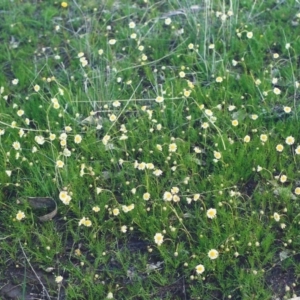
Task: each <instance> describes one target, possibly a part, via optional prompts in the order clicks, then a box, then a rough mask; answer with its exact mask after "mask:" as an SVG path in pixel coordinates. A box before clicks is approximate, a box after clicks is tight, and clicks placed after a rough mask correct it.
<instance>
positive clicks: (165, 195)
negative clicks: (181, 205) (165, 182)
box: [163, 192, 173, 201]
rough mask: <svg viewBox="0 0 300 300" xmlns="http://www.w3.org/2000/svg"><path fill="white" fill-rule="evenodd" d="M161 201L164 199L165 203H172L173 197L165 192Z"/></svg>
mask: <svg viewBox="0 0 300 300" xmlns="http://www.w3.org/2000/svg"><path fill="white" fill-rule="evenodd" d="M163 199H164V200H165V201H172V199H173V195H172V194H171V193H170V192H165V193H164V196H163Z"/></svg>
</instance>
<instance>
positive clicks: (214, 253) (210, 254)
mask: <svg viewBox="0 0 300 300" xmlns="http://www.w3.org/2000/svg"><path fill="white" fill-rule="evenodd" d="M218 256H219V252H218V251H217V250H215V249H211V250H209V252H208V257H209V258H210V259H216V258H218Z"/></svg>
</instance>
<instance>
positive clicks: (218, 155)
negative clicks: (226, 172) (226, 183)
mask: <svg viewBox="0 0 300 300" xmlns="http://www.w3.org/2000/svg"><path fill="white" fill-rule="evenodd" d="M221 156H222V155H221V153H220V152H218V151H214V157H215V159H220V158H221Z"/></svg>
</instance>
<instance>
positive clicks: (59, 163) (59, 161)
mask: <svg viewBox="0 0 300 300" xmlns="http://www.w3.org/2000/svg"><path fill="white" fill-rule="evenodd" d="M56 166H57V167H58V168H63V167H64V162H63V161H62V160H58V161H56Z"/></svg>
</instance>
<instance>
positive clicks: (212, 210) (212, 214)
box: [206, 208, 217, 219]
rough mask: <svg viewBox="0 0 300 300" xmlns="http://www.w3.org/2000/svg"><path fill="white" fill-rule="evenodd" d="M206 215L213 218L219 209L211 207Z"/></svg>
mask: <svg viewBox="0 0 300 300" xmlns="http://www.w3.org/2000/svg"><path fill="white" fill-rule="evenodd" d="M206 215H207V217H208V218H210V219H213V218H215V217H216V215H217V210H216V209H215V208H210V209H209V210H208V211H207V212H206Z"/></svg>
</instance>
